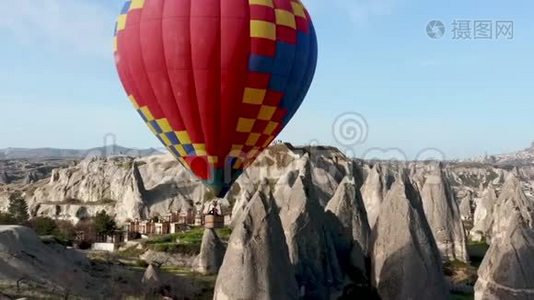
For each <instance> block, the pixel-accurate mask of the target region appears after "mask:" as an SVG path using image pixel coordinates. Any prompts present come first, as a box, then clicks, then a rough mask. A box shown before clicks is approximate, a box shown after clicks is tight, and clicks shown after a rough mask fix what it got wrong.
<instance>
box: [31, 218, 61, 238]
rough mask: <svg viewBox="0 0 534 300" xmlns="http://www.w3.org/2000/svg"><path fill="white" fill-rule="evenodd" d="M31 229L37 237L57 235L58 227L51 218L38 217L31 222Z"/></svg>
mask: <svg viewBox="0 0 534 300" xmlns="http://www.w3.org/2000/svg"><path fill="white" fill-rule="evenodd" d="M30 227H31V228H32V229H33V230H34V231H35V233H37V235H56V233H57V230H58V227H57V224H56V221H54V220H53V219H51V218H49V217H37V218H33V219H32V220H31V221H30Z"/></svg>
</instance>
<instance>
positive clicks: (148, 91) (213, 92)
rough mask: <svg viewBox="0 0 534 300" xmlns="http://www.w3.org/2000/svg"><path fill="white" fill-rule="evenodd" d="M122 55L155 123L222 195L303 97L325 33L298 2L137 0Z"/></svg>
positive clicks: (125, 14) (121, 24) (123, 19)
mask: <svg viewBox="0 0 534 300" xmlns="http://www.w3.org/2000/svg"><path fill="white" fill-rule="evenodd" d="M114 54H115V61H116V65H117V70H118V73H119V77H120V79H121V82H122V84H123V86H124V89H125V90H126V93H127V95H128V97H129V99H130V100H131V102H132V103H133V105H134V107H135V109H136V110H137V111H138V113H139V114H140V115H141V118H142V119H143V120H144V122H145V123H146V124H147V125H148V127H149V128H150V130H152V132H153V133H154V135H155V136H156V137H157V138H158V139H159V140H160V141H161V142H162V143H163V145H165V147H166V148H167V149H168V150H169V151H170V152H171V153H172V154H173V155H174V156H175V157H176V158H177V159H178V160H179V161H180V162H181V163H182V164H183V165H184V166H185V167H187V168H188V169H189V170H191V171H192V172H193V173H194V174H195V175H196V176H197V177H198V178H200V179H201V180H203V181H204V182H205V183H206V184H207V185H208V186H210V187H211V188H212V190H213V191H214V192H215V194H216V195H218V196H219V197H222V196H224V195H225V193H226V192H227V191H228V189H229V187H230V186H231V184H232V183H233V182H234V181H235V180H236V179H237V177H238V176H239V175H240V174H241V173H242V171H243V170H244V169H245V168H246V167H247V166H248V165H250V164H251V163H252V162H253V161H254V159H255V158H256V157H257V156H258V155H259V154H260V153H261V152H262V151H263V150H264V149H265V148H266V147H268V146H269V145H270V143H271V142H272V141H273V140H274V139H275V137H276V136H277V135H278V134H279V133H280V131H281V130H282V129H283V128H284V126H286V125H287V124H288V122H289V121H290V120H291V118H292V117H293V115H294V114H295V112H296V111H297V109H298V108H299V106H300V105H301V103H302V102H303V100H304V98H305V96H306V93H307V92H308V89H309V87H310V85H311V82H312V79H313V76H314V73H315V68H316V64H317V38H316V35H315V30H314V27H313V24H312V20H311V18H310V15H309V13H308V11H307V10H306V8H305V7H304V5H303V4H302V2H301V1H299V0H131V1H127V2H126V3H125V5H124V8H123V9H122V12H121V14H120V16H119V18H118V21H117V25H116V30H115V42H114Z"/></svg>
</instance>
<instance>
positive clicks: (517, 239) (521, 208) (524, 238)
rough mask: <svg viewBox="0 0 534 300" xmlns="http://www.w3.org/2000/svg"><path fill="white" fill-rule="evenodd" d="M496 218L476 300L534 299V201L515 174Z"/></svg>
mask: <svg viewBox="0 0 534 300" xmlns="http://www.w3.org/2000/svg"><path fill="white" fill-rule="evenodd" d="M494 216H495V219H494V226H493V235H492V239H491V246H490V248H489V250H488V252H487V253H486V256H485V257H484V260H483V262H482V265H481V266H480V268H479V271H478V275H479V278H478V281H477V283H476V285H475V299H480V300H483V299H511V300H516V299H517V300H522V299H534V280H533V278H534V260H533V257H534V201H533V199H529V198H528V197H526V196H525V194H524V193H523V191H522V190H521V185H520V184H519V180H518V179H517V177H515V176H514V175H511V176H509V177H508V179H507V182H506V184H505V188H504V189H503V191H502V194H501V195H500V197H499V199H498V203H497V205H496V206H495V212H494Z"/></svg>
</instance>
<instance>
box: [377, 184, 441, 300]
mask: <svg viewBox="0 0 534 300" xmlns="http://www.w3.org/2000/svg"><path fill="white" fill-rule="evenodd" d="M401 228H402V229H401ZM371 243H372V245H373V246H372V254H371V258H372V266H373V267H372V280H373V284H374V286H375V287H376V288H377V289H378V292H379V294H380V296H381V297H382V299H399V300H400V299H448V291H447V287H446V284H445V279H444V277H443V273H442V270H441V264H440V256H439V251H438V248H437V246H436V242H435V241H434V238H433V237H432V231H431V229H430V226H429V225H428V223H427V221H426V218H425V216H424V211H423V207H422V204H421V198H420V195H419V192H418V191H417V190H416V188H415V187H414V186H413V185H412V183H411V182H410V181H409V180H408V179H407V178H399V179H398V180H397V181H396V182H395V183H394V184H393V187H392V189H391V190H390V191H389V192H388V194H387V196H386V198H385V199H384V202H383V203H382V205H381V207H380V212H379V215H378V218H377V221H376V224H375V226H374V227H373V231H372V238H371Z"/></svg>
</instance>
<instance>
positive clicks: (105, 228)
mask: <svg viewBox="0 0 534 300" xmlns="http://www.w3.org/2000/svg"><path fill="white" fill-rule="evenodd" d="M94 227H95V233H96V234H99V235H110V234H112V233H113V231H115V230H116V229H117V223H115V220H113V218H112V217H111V216H109V215H108V214H107V213H106V212H105V211H101V212H99V213H98V214H96V216H95V218H94Z"/></svg>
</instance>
